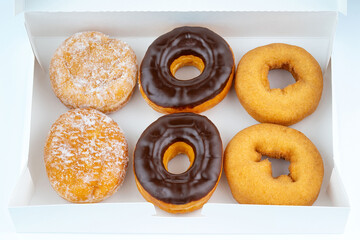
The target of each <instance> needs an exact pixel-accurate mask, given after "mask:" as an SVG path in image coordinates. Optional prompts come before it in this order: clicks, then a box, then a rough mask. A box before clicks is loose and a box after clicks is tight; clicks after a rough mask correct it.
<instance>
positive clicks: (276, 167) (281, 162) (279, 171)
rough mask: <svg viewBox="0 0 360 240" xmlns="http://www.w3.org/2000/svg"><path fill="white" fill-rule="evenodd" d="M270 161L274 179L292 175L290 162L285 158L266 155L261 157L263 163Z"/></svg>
mask: <svg viewBox="0 0 360 240" xmlns="http://www.w3.org/2000/svg"><path fill="white" fill-rule="evenodd" d="M266 159H267V160H268V161H269V162H270V163H271V173H272V177H273V178H277V177H279V176H281V175H286V176H288V175H289V174H290V172H289V167H290V162H289V161H287V160H285V159H283V158H272V157H269V156H266V155H262V156H261V161H264V160H266Z"/></svg>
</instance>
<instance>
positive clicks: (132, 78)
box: [49, 32, 137, 113]
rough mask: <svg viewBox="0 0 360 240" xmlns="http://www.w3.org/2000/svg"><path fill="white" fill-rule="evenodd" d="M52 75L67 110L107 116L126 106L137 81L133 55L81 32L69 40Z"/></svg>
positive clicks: (101, 36)
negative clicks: (89, 111)
mask: <svg viewBox="0 0 360 240" xmlns="http://www.w3.org/2000/svg"><path fill="white" fill-rule="evenodd" d="M49 71H50V79H51V85H52V88H53V90H54V92H55V95H56V96H57V97H58V98H59V99H60V101H61V102H62V103H64V104H65V105H66V106H67V107H69V108H95V109H97V110H99V111H102V112H104V113H109V112H113V111H116V110H118V109H119V108H121V107H122V106H123V105H124V104H125V103H127V101H128V100H129V99H130V96H131V94H132V92H133V90H134V87H135V85H136V81H137V63H136V55H135V53H134V51H133V50H132V49H131V48H130V46H129V45H128V44H127V43H125V42H122V41H120V40H117V39H111V38H109V37H108V36H107V35H105V34H103V33H100V32H80V33H76V34H74V35H72V36H71V37H69V38H68V39H66V40H65V41H64V42H63V43H62V44H61V45H60V46H59V47H58V49H57V50H56V52H55V54H54V56H53V58H52V59H51V63H50V69H49Z"/></svg>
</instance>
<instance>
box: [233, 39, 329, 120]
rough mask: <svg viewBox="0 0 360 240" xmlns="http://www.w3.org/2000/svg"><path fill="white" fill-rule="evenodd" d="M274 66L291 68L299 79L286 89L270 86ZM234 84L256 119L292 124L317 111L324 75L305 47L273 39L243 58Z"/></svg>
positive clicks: (242, 100)
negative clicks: (270, 72)
mask: <svg viewBox="0 0 360 240" xmlns="http://www.w3.org/2000/svg"><path fill="white" fill-rule="evenodd" d="M272 69H284V70H287V71H289V72H290V73H291V74H292V76H293V77H294V79H295V81H296V82H295V83H293V84H291V85H288V86H287V87H285V88H284V89H279V88H274V89H270V85H269V81H268V78H267V75H268V73H269V70H272ZM234 85H235V90H236V93H237V96H238V98H239V100H240V102H241V104H242V105H243V107H244V108H245V110H246V111H247V112H248V113H249V114H250V115H251V116H252V117H253V118H254V119H256V120H257V121H259V122H262V123H275V124H281V125H285V126H289V125H292V124H294V123H297V122H299V121H301V120H302V119H303V118H305V117H307V116H308V115H310V114H312V113H313V112H314V111H315V109H316V108H317V106H318V104H319V101H320V98H321V93H322V89H323V77H322V72H321V68H320V66H319V64H318V62H317V61H316V60H315V58H314V57H313V56H311V54H310V53H308V52H307V51H306V50H305V49H303V48H301V47H297V46H292V45H288V44H283V43H274V44H269V45H266V46H262V47H258V48H255V49H253V50H251V51H249V52H248V53H246V54H245V55H244V56H243V57H242V58H241V60H240V62H239V65H238V68H237V71H236V77H235V84H234Z"/></svg>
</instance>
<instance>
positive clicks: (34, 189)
mask: <svg viewBox="0 0 360 240" xmlns="http://www.w3.org/2000/svg"><path fill="white" fill-rule="evenodd" d="M25 19H26V27H27V30H28V34H29V39H30V41H31V44H32V47H33V51H34V54H35V56H36V63H35V68H34V79H33V84H34V85H33V100H32V110H31V126H30V143H29V156H28V169H25V171H24V174H23V175H22V178H21V179H20V181H19V184H18V187H17V188H16V190H15V192H14V196H13V200H12V202H11V206H12V207H15V208H16V207H41V206H44V207H56V206H58V207H59V209H60V208H62V207H63V206H68V207H75V206H80V205H76V204H72V203H69V202H67V201H65V200H63V199H62V198H61V197H59V196H58V195H57V194H56V193H55V191H54V190H53V189H52V188H51V186H50V183H49V181H48V179H47V176H46V171H45V166H44V164H43V146H44V143H45V140H46V137H47V133H48V131H49V129H50V127H51V125H52V124H53V123H54V122H55V120H56V119H57V118H58V117H59V116H60V115H61V114H62V113H64V112H66V111H67V110H68V109H67V108H66V107H65V106H64V105H63V104H62V103H61V102H60V101H59V100H58V99H57V98H56V96H55V94H54V93H53V91H52V89H51V86H50V80H49V74H48V67H49V62H50V59H51V57H52V55H53V53H54V52H55V50H56V48H57V47H58V46H59V45H60V44H61V42H62V41H64V40H65V39H66V38H67V37H69V36H70V35H72V34H74V33H76V32H80V31H101V32H103V33H106V34H108V35H109V36H111V37H114V38H118V39H121V40H123V41H125V42H127V43H129V44H130V46H131V47H132V48H133V49H134V51H135V53H136V55H137V59H138V64H140V63H141V60H142V58H143V56H144V54H145V52H146V50H147V47H148V46H149V45H150V44H151V42H152V41H153V40H154V39H155V38H156V37H158V36H160V35H161V34H163V33H166V32H168V31H170V30H172V29H173V28H175V27H178V26H183V25H190V26H203V27H207V28H209V29H211V30H213V31H215V32H217V33H218V34H219V35H221V36H223V37H224V38H225V39H226V40H227V41H228V43H229V45H230V46H231V48H232V49H233V52H234V55H235V63H236V65H237V64H238V62H239V60H240V59H241V57H242V56H243V55H244V54H245V53H246V52H247V51H249V50H251V49H253V48H255V47H258V46H262V45H266V44H269V43H275V42H282V43H288V44H293V45H298V46H301V47H303V48H305V49H306V50H307V51H308V52H310V53H311V54H312V55H313V56H314V57H315V59H316V60H317V61H318V62H319V64H320V66H321V68H322V70H323V73H324V89H323V95H322V98H321V101H320V104H319V106H318V108H317V110H316V111H315V112H314V113H313V114H312V115H310V116H308V117H307V118H305V119H304V120H302V121H301V122H299V123H297V124H295V125H292V126H291V127H292V128H295V129H297V130H299V131H301V132H303V133H304V134H305V135H306V136H307V137H308V138H309V139H310V140H311V141H312V142H313V143H314V144H315V146H316V147H317V148H318V150H319V152H320V154H321V155H322V158H323V161H324V167H325V176H324V180H323V185H322V188H321V191H320V195H319V198H318V199H317V201H316V202H315V204H314V206H312V207H295V208H293V209H297V210H295V211H302V210H299V209H311V208H316V207H322V209H323V207H347V206H348V200H347V196H346V193H345V192H344V190H343V187H342V184H341V179H340V178H339V176H338V174H337V172H336V171H334V159H333V136H332V129H333V126H332V90H331V66H330V64H329V62H330V56H331V50H332V41H333V37H334V32H335V26H336V20H337V13H335V12H106V13H105V12H91V13H90V12H67V13H63V12H57V13H46V12H30V13H25ZM184 74H185V76H186V74H192V73H191V70H189V71H188V72H185V73H184ZM269 79H270V82H271V86H272V87H284V86H286V85H287V84H289V83H291V81H292V82H294V80H293V79H292V77H291V74H289V73H288V72H286V71H283V70H272V71H271V72H270V74H269ZM202 114H203V115H205V116H207V117H208V118H209V119H210V120H211V121H213V123H214V124H215V125H216V126H217V128H218V130H219V132H220V135H221V138H222V141H223V146H224V148H225V147H226V145H227V144H228V142H229V141H230V140H231V138H232V137H233V136H234V135H235V134H236V133H237V132H239V131H240V130H242V129H244V128H246V127H248V126H251V125H254V124H256V123H257V121H255V120H254V119H253V118H252V117H251V116H250V115H248V113H247V112H246V111H245V110H244V108H243V107H242V106H241V104H240V102H239V100H238V99H237V97H236V93H235V91H234V89H233V88H232V89H231V90H230V92H229V94H228V95H227V96H226V98H225V99H224V100H223V101H222V102H220V103H219V104H218V105H217V106H215V107H214V108H212V109H210V110H208V111H206V112H203V113H202ZM109 116H110V117H111V118H113V119H114V120H115V121H116V122H117V123H118V124H119V126H120V127H121V128H122V129H123V130H124V132H125V135H126V138H127V141H128V144H129V156H130V164H129V168H128V172H127V175H126V178H125V181H124V184H123V185H122V187H121V188H120V189H119V191H117V192H116V193H115V194H114V195H113V196H111V197H110V198H108V199H107V200H105V201H104V202H102V203H99V204H91V205H89V206H90V207H91V206H94V207H96V206H101V205H102V204H104V205H107V204H108V205H113V204H115V205H116V204H125V205H126V206H127V207H128V208H129V209H131V211H132V213H134V212H137V213H139V214H140V215H141V214H142V215H143V214H149V215H151V216H160V217H163V216H165V217H172V216H174V215H171V214H168V213H166V212H164V211H162V210H160V209H158V208H156V207H155V208H154V207H153V205H152V204H149V203H147V202H146V201H145V200H144V199H143V197H142V196H141V195H140V193H139V192H138V190H137V188H136V185H135V180H134V174H133V169H132V161H133V159H132V153H133V151H134V147H135V145H136V142H137V139H138V138H139V136H140V135H141V133H142V132H143V131H144V130H145V128H146V127H147V126H148V125H149V124H151V123H152V122H153V121H155V120H156V119H157V118H158V117H160V116H162V114H160V113H157V112H156V111H154V110H153V109H152V108H151V107H150V106H148V105H147V104H146V102H145V100H144V99H143V98H142V96H141V94H140V92H139V90H138V88H137V87H136V89H135V91H134V94H133V96H132V98H131V100H130V101H129V102H128V104H127V105H126V106H125V107H124V108H122V109H120V110H119V111H117V112H115V113H112V114H110V115H109ZM175 165H176V164H175ZM178 165H181V164H178ZM274 165H275V162H274ZM276 165H277V169H278V170H279V169H280V170H279V171H280V173H282V171H284V166H286V165H284V162H281V161H280V162H277V164H276ZM178 167H181V166H178ZM286 167H287V166H286ZM286 167H285V171H286ZM174 168H176V166H175V167H174ZM281 169H283V170H281ZM339 195H340V196H339ZM128 203H135V204H130V205H129V204H128ZM108 205H107V206H108ZM140 206H142V207H140ZM247 206H249V209H250V210H249V211H250V212H251V208H253V207H258V208H260V209H262V210H263V209H265V211H267V210H266V209H278V208H287V207H286V206H257V205H247ZM139 207H140V210H139ZM81 208H83V207H81ZM137 209H138V210H137ZM143 209H147V210H143ZM220 209H221V210H220ZM235 209H238V210H235ZM241 209H244V205H240V204H237V202H236V201H235V200H234V199H233V197H232V195H231V192H230V188H229V186H228V184H227V181H226V177H225V174H224V173H223V174H222V177H221V180H220V183H219V185H218V187H217V189H216V191H215V192H214V194H213V196H212V197H211V198H210V200H209V202H208V203H207V204H205V205H204V207H203V209H201V210H198V211H195V212H192V213H189V214H185V215H182V217H201V216H214V214H217V212H218V211H221V212H228V213H231V212H232V211H240V210H241ZM129 211H130V210H129ZM139 211H143V212H142V213H140V212H139ZM246 211H248V210H246ZM270 211H272V210H270ZM306 211H307V210H306ZM177 216H178V215H177Z"/></svg>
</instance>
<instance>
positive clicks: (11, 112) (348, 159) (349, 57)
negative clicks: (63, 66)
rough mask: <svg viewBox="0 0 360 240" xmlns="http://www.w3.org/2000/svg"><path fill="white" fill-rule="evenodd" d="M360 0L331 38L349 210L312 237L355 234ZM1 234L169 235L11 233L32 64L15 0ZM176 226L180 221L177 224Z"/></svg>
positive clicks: (7, 30) (3, 85)
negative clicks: (338, 228)
mask: <svg viewBox="0 0 360 240" xmlns="http://www.w3.org/2000/svg"><path fill="white" fill-rule="evenodd" d="M359 11H360V1H357V0H350V1H348V14H347V16H343V15H341V14H340V16H339V24H338V28H337V33H336V38H335V43H334V53H333V56H334V61H335V62H333V63H334V64H333V66H334V69H333V77H334V79H335V83H334V86H333V88H334V97H335V98H336V103H337V108H336V111H337V114H338V116H339V117H338V124H339V132H338V134H337V135H338V137H339V145H340V156H339V157H340V158H339V159H341V162H340V163H339V162H337V166H338V168H339V170H340V174H341V176H342V178H343V181H344V184H345V187H346V190H347V192H348V194H349V198H350V204H351V213H350V216H349V222H348V224H347V227H346V230H345V234H343V235H330V236H329V235H315V236H312V235H306V236H305V237H307V238H316V239H355V238H357V239H358V238H360V194H359V192H360V187H359V185H358V184H360V181H359V180H358V179H357V175H358V169H360V159H358V156H357V154H356V149H357V148H359V143H360V141H359V140H358V138H359V137H358V136H359V134H360V126H359V125H358V124H357V123H359V122H360V107H359V106H358V104H359V103H360V94H359V93H358V91H360V77H359V76H358V75H357V69H358V68H359V66H358V64H359V63H360V61H359V60H358V59H359V57H358V56H359V55H360V46H359V44H360V27H359V25H360V14H359ZM0 18H1V19H0V26H1V27H0V30H1V31H0V34H1V38H0V105H1V108H0V109H1V110H2V111H1V113H0V136H1V137H0V152H1V153H2V154H1V157H0V239H53V238H56V239H120V238H122V239H123V238H124V237H125V238H130V239H143V238H145V237H147V238H150V239H169V237H170V236H168V235H152V236H145V235H140V236H138V235H126V236H119V235H78V234H76V235H71V234H66V235H60V234H59V235H50V234H15V233H14V227H13V225H12V222H11V219H10V216H9V213H8V210H7V203H8V200H9V196H10V193H11V191H12V189H13V187H14V184H15V182H16V179H17V177H18V175H19V173H20V159H21V156H22V155H21V154H22V153H21V152H20V151H18V148H17V147H16V146H20V145H21V144H22V141H23V138H22V134H23V127H24V126H23V123H22V121H21V119H22V117H23V116H24V111H23V106H24V105H25V97H24V93H25V89H26V87H28V86H29V84H31V82H26V81H25V80H26V79H27V78H28V74H29V71H30V70H31V68H32V66H31V64H29V63H31V58H32V52H31V47H30V45H29V43H28V39H27V36H26V32H25V28H24V20H23V17H22V15H21V14H19V15H16V16H15V14H14V3H13V2H12V1H10V0H4V1H1V3H0ZM179 227H181V226H179ZM264 237H265V236H264V235H260V236H256V235H251V236H248V235H246V236H244V235H240V236H234V235H226V236H219V235H212V236H199V235H195V236H192V235H186V236H183V235H180V236H171V238H172V239H184V238H189V239H192V238H194V239H195V238H196V239H218V238H221V239H235V238H236V239H239V238H244V239H263V238H264ZM266 237H267V239H288V238H289V237H290V238H296V239H302V238H304V236H298V235H297V236H295V235H291V236H286V235H270V236H266Z"/></svg>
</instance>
